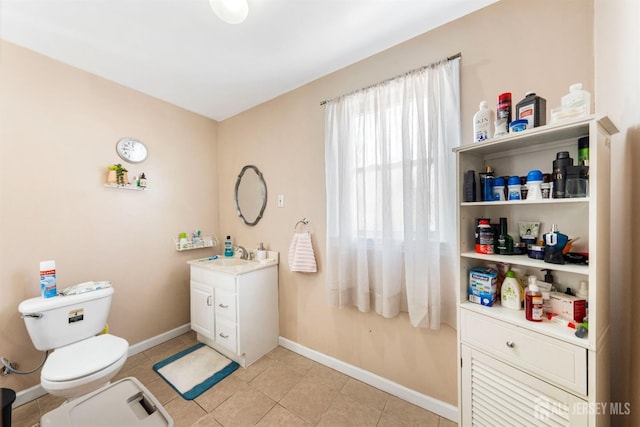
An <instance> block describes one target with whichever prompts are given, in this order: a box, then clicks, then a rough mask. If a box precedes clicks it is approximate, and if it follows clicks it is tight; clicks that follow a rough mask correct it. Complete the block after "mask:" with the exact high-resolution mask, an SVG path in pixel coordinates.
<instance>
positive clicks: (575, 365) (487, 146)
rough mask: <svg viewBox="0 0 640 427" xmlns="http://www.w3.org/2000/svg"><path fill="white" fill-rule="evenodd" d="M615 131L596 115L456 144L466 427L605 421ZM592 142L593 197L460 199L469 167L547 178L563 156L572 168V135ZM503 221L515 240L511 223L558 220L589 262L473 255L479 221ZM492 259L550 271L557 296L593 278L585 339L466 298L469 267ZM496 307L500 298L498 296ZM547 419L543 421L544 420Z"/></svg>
mask: <svg viewBox="0 0 640 427" xmlns="http://www.w3.org/2000/svg"><path fill="white" fill-rule="evenodd" d="M617 132H618V130H617V129H616V127H615V126H614V125H613V124H612V123H611V121H610V120H609V119H608V118H607V117H606V116H602V115H594V116H590V117H586V118H583V119H579V120H574V121H570V122H564V123H558V124H554V125H549V126H543V127H539V128H535V129H530V130H527V131H524V132H521V133H517V134H511V135H509V136H506V137H503V138H499V139H493V140H489V141H486V142H483V143H475V144H468V145H464V146H462V147H458V148H456V149H455V150H454V151H455V153H456V159H457V176H458V189H459V191H458V194H457V206H458V212H457V216H458V218H457V219H458V236H459V239H458V255H459V256H458V264H459V287H458V291H459V293H458V351H459V357H460V371H459V388H458V389H459V405H460V414H461V420H460V421H461V422H460V425H462V426H470V425H539V424H544V423H546V424H544V425H553V426H562V425H564V426H569V425H576V426H577V425H580V426H596V425H598V426H599V425H608V424H609V417H608V414H606V413H603V411H597V410H596V409H597V408H598V407H597V406H596V403H597V402H609V356H608V351H609V350H608V347H609V335H610V331H609V269H610V267H609V258H610V255H609V252H610V251H609V249H610V242H609V222H610V214H609V206H610V204H609V201H610V195H609V193H610V149H609V137H610V135H612V134H615V133H617ZM584 136H589V141H590V153H589V191H590V194H589V197H585V198H576V199H542V200H522V201H502V202H462V195H463V185H462V177H463V175H464V173H465V171H467V170H475V171H476V172H479V171H482V170H484V169H485V168H486V166H492V167H493V168H494V170H495V171H496V175H497V176H506V175H518V176H522V175H526V174H527V172H528V171H529V170H532V169H539V170H541V171H543V172H551V169H552V162H553V160H554V159H555V158H556V153H557V152H559V151H569V153H570V155H571V157H572V158H573V159H574V160H576V162H577V158H578V156H577V152H578V142H577V140H578V138H581V137H584ZM481 217H482V218H491V222H492V223H497V222H498V219H499V218H500V217H506V218H507V219H508V225H509V230H508V231H509V234H510V235H511V236H513V237H514V241H519V237H518V233H517V223H518V222H520V221H539V222H540V223H541V230H540V235H542V234H544V233H546V232H547V231H549V229H550V227H551V225H552V224H558V227H559V230H560V232H562V233H564V234H567V235H568V236H569V237H570V238H576V237H580V239H579V240H578V241H577V242H576V243H575V244H574V246H573V247H572V251H583V252H588V253H589V264H588V265H577V264H563V265H558V264H550V263H546V262H544V261H542V260H536V259H532V258H529V257H528V256H526V255H514V256H500V255H483V254H478V253H476V252H475V226H476V218H481ZM496 262H506V263H510V264H511V265H512V266H514V267H518V268H519V269H521V270H523V271H524V272H525V274H527V275H531V274H533V275H536V276H537V277H538V278H539V279H542V277H543V275H544V274H543V273H542V272H541V271H540V270H542V269H550V270H552V274H553V276H554V283H555V284H556V286H557V287H558V288H559V290H561V291H564V290H565V289H566V288H567V287H571V288H572V289H578V286H579V283H580V282H581V281H588V282H589V334H588V336H587V337H586V338H578V337H577V336H575V333H574V332H575V331H574V330H573V329H571V328H569V327H567V326H566V325H565V324H560V323H555V322H551V321H548V320H544V321H542V322H530V321H527V320H526V319H525V314H524V310H520V311H516V310H511V309H507V308H503V307H501V306H500V304H499V303H497V304H496V305H495V306H493V307H485V306H481V305H478V304H474V303H471V302H469V301H468V284H469V271H470V270H471V269H472V268H474V267H478V266H485V265H487V264H493V263H496ZM498 301H499V297H498ZM543 422H544V423H543Z"/></svg>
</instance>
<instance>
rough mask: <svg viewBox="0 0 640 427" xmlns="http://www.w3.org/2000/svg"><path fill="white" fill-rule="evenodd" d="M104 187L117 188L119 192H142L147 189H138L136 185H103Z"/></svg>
mask: <svg viewBox="0 0 640 427" xmlns="http://www.w3.org/2000/svg"><path fill="white" fill-rule="evenodd" d="M104 186H105V187H109V188H119V189H121V190H137V191H144V190H146V189H147V187H138V186H137V185H131V184H127V185H118V184H105V185H104Z"/></svg>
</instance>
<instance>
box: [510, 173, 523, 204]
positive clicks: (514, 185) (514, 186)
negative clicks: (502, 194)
mask: <svg viewBox="0 0 640 427" xmlns="http://www.w3.org/2000/svg"><path fill="white" fill-rule="evenodd" d="M508 194H509V197H508V200H520V199H521V196H520V177H519V176H510V177H509V191H508Z"/></svg>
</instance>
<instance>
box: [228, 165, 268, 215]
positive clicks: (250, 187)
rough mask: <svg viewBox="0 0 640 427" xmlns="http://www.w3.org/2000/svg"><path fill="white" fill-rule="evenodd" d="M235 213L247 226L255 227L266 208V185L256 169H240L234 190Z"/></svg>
mask: <svg viewBox="0 0 640 427" xmlns="http://www.w3.org/2000/svg"><path fill="white" fill-rule="evenodd" d="M234 196H235V201H236V211H237V212H238V216H239V217H240V218H242V221H243V222H244V223H245V224H247V225H256V224H257V223H258V221H260V218H262V213H263V212H264V208H265V207H266V206H267V184H266V183H265V182H264V178H263V177H262V173H260V171H259V170H258V168H257V167H255V166H253V165H247V166H245V167H243V168H242V170H241V171H240V175H238V180H237V181H236V189H235V195H234Z"/></svg>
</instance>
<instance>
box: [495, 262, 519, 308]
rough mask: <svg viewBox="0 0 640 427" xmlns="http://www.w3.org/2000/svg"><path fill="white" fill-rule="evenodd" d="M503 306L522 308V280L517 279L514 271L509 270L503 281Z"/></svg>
mask: <svg viewBox="0 0 640 427" xmlns="http://www.w3.org/2000/svg"><path fill="white" fill-rule="evenodd" d="M500 292H501V295H500V297H501V299H502V306H503V307H507V308H511V309H513V310H520V308H521V306H520V301H521V296H522V288H521V287H520V282H518V279H516V275H515V273H514V272H513V271H511V270H509V271H507V277H505V279H504V281H503V282H502V289H501V291H500Z"/></svg>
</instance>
